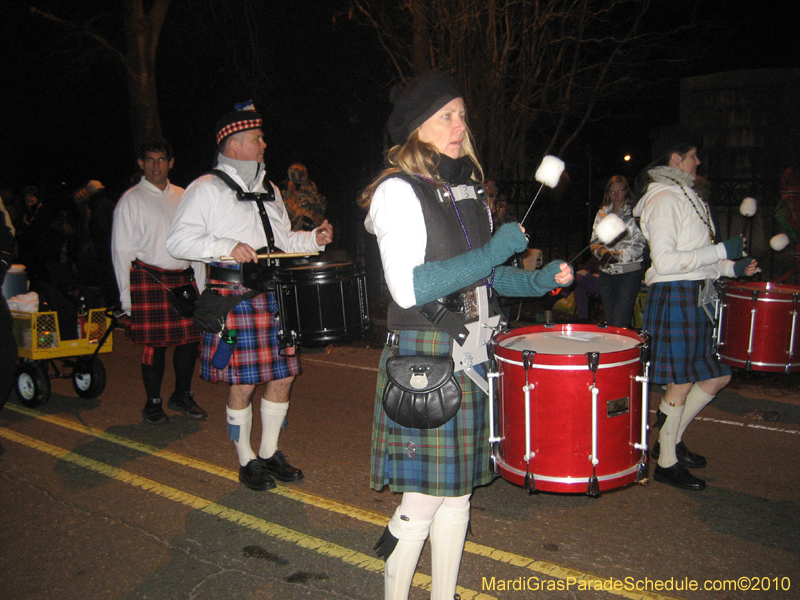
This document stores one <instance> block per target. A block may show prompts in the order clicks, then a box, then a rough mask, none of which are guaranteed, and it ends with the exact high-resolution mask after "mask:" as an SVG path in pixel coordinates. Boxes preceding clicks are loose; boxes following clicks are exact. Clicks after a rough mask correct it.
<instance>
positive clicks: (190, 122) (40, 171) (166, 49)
mask: <svg viewBox="0 0 800 600" xmlns="http://www.w3.org/2000/svg"><path fill="white" fill-rule="evenodd" d="M195 1H196V0H195ZM209 1H210V0H201V1H200V4H193V2H191V1H190V0H174V1H173V3H172V6H171V8H170V13H169V15H168V17H167V21H166V23H165V25H164V29H163V31H162V35H161V42H160V46H159V63H158V85H159V101H160V109H161V117H162V127H163V131H164V135H165V137H167V138H168V139H169V140H170V141H171V142H172V143H173V146H174V147H175V150H176V168H175V170H174V171H173V181H175V182H176V183H178V184H179V185H183V186H185V185H187V184H188V183H189V182H190V181H191V180H192V179H193V178H194V177H196V176H198V175H199V174H201V173H202V172H204V171H205V170H206V169H207V168H208V167H209V166H210V161H211V159H212V156H213V147H214V146H213V137H212V135H213V125H214V122H215V121H216V119H217V118H218V117H219V116H220V115H221V114H223V113H225V112H227V111H228V110H230V109H231V108H232V106H233V104H235V103H236V102H239V101H242V100H245V99H247V98H249V97H250V95H249V94H250V90H248V89H247V86H246V85H244V84H243V83H242V79H241V78H237V77H236V76H235V75H233V74H232V73H231V71H232V69H231V61H232V57H233V56H234V54H232V52H233V50H232V48H234V46H235V44H233V43H232V41H231V40H219V39H218V37H219V36H216V37H215V34H214V31H215V30H214V28H213V27H211V26H210V25H209V24H208V23H207V22H203V20H202V15H203V11H202V10H198V6H200V7H202V6H203V5H205V4H207V3H208V2H209ZM9 4H11V3H9ZM31 4H33V5H34V6H37V7H39V8H41V9H42V10H45V11H49V12H53V13H55V14H57V15H59V16H61V17H63V18H65V19H69V18H77V19H83V18H85V17H87V16H91V15H92V14H97V13H98V7H105V10H107V9H108V8H107V7H108V6H113V5H114V4H115V2H114V0H104V1H100V0H83V1H78V0H74V1H58V0H43V1H42V2H41V3H36V2H33V3H31ZM218 4H219V3H218ZM346 4H347V3H346V1H345V0H341V1H336V0H332V1H330V2H317V1H311V0H293V1H289V0H273V1H271V2H269V3H268V6H269V7H270V8H269V10H270V13H271V15H272V20H271V22H261V23H259V28H260V35H261V36H262V39H265V40H267V43H266V48H267V50H266V52H265V54H264V62H263V63H262V66H263V67H264V74H265V77H266V80H267V82H268V87H267V89H269V90H271V93H270V94H269V96H268V97H262V98H255V100H256V101H257V107H258V109H259V110H260V111H261V112H262V113H263V114H264V118H265V134H266V139H267V142H268V144H269V147H268V150H267V156H266V162H267V167H268V172H269V174H270V177H271V179H273V180H274V181H276V182H279V181H281V180H282V179H284V178H285V173H286V167H287V166H288V165H289V164H290V163H291V162H294V161H300V162H303V163H305V164H306V165H307V166H308V168H309V172H310V174H311V176H312V179H314V180H315V181H316V182H317V184H318V186H319V188H320V191H322V193H323V194H325V195H327V196H328V197H329V199H331V200H334V201H343V202H347V203H352V201H353V198H354V196H355V193H356V192H357V191H358V190H359V189H361V188H362V187H363V186H364V185H365V184H366V183H367V182H368V181H369V179H370V178H371V177H372V176H373V175H374V174H375V173H376V172H377V170H378V169H379V168H380V166H381V160H382V157H381V152H382V143H383V132H382V127H383V125H384V123H385V119H386V116H387V115H388V111H389V104H388V102H387V96H388V90H389V88H390V87H391V84H392V83H393V81H392V79H393V78H394V77H395V73H394V72H393V71H392V68H391V66H390V64H389V63H388V61H387V60H386V56H385V55H384V54H383V51H382V50H381V49H380V47H379V46H378V45H377V43H376V41H375V37H374V35H373V34H372V33H371V32H370V31H368V30H365V29H363V28H360V27H358V26H356V25H355V24H353V23H352V22H349V21H348V20H347V19H346V15H340V17H339V18H337V19H336V22H335V23H334V20H333V15H334V13H335V12H337V10H341V9H343V8H344V7H346ZM662 4H666V3H662ZM732 4H737V5H738V4H742V5H745V6H743V7H741V8H737V9H735V10H734V9H731V8H728V7H729V6H730V5H732ZM670 6H672V7H673V8H674V11H673V12H671V13H670V14H671V16H672V19H674V21H673V22H672V23H670V22H669V20H667V21H666V22H665V26H666V27H673V26H675V24H676V23H679V22H681V20H682V17H683V16H684V15H687V17H688V15H690V14H692V13H693V12H694V11H696V10H698V7H699V11H700V12H699V13H697V14H698V16H699V17H701V18H706V19H712V21H711V22H712V23H713V26H710V27H709V28H708V30H707V33H705V30H704V34H703V35H702V36H699V38H698V39H697V40H695V41H694V42H692V44H696V48H697V52H696V53H695V56H694V60H693V62H691V63H687V64H686V65H685V68H684V67H682V68H681V73H680V74H681V76H694V75H701V74H706V73H713V72H718V71H729V70H736V69H742V68H776V67H794V68H796V67H800V52H798V46H800V44H798V42H797V34H798V32H800V22H799V20H798V16H797V15H798V12H799V11H798V10H797V9H798V8H799V7H798V2H796V1H795V2H791V6H792V8H791V9H790V10H789V11H787V13H785V14H781V13H779V12H778V11H776V10H771V11H770V13H769V14H762V10H761V8H760V6H764V4H763V3H762V4H761V5H758V4H753V3H738V2H736V3H732V2H727V1H723V0H705V1H701V2H688V1H686V2H684V1H680V0H678V1H676V2H671V3H670ZM337 7H338V8H337ZM2 14H3V17H2V22H0V45H2V57H3V58H2V64H0V78H1V79H0V80H2V92H0V97H2V100H1V101H0V102H1V104H0V114H1V115H2V119H3V144H2V150H0V188H2V189H6V190H12V191H13V192H14V193H19V192H20V190H21V188H22V187H23V186H24V185H26V184H30V183H34V184H40V185H43V186H44V187H45V189H47V190H48V192H49V193H50V194H52V195H54V196H55V195H59V194H65V193H67V192H69V191H71V190H73V189H75V188H77V187H78V186H79V185H81V184H83V183H85V182H86V181H88V180H89V179H99V180H101V181H102V182H103V183H104V184H105V185H106V187H107V188H109V190H110V191H112V193H114V194H119V193H121V192H122V191H123V190H124V189H125V188H126V187H127V185H128V184H129V181H130V177H131V176H132V175H133V174H134V172H135V163H134V158H135V156H134V153H133V144H132V141H131V132H130V127H129V116H128V115H129V110H128V101H127V90H126V85H125V79H124V76H123V73H122V69H121V68H120V67H119V66H118V65H117V64H116V63H114V62H113V61H111V60H109V59H107V58H103V57H102V56H101V55H100V54H96V55H95V60H93V61H84V62H83V63H82V64H80V63H79V62H78V60H77V58H76V57H78V56H80V55H82V54H84V52H83V51H84V50H86V49H92V48H93V46H92V44H89V43H83V44H81V43H78V42H76V41H75V40H74V39H69V38H67V37H65V36H63V35H62V34H60V33H59V32H58V29H57V28H56V27H54V26H52V25H51V24H48V23H45V22H44V21H43V20H41V19H38V18H35V17H33V16H32V15H31V13H30V11H29V5H28V4H26V3H24V2H23V3H20V2H15V3H13V6H12V7H8V6H7V7H6V8H4V9H3V11H2ZM98 26H100V27H101V28H102V29H103V30H104V31H106V32H108V33H109V34H111V35H113V34H114V33H115V32H116V33H117V34H118V33H119V29H118V28H119V25H118V24H117V23H115V20H114V19H113V18H108V19H107V20H104V21H100V22H99V23H98ZM115 28H116V29H115ZM691 49H692V50H693V49H694V46H692V48H691ZM65 50H66V51H67V52H65ZM682 50H686V48H685V47H684V48H682ZM239 51H240V52H241V51H242V48H241V47H240V48H239ZM70 52H72V54H70ZM671 52H672V50H671V49H665V54H666V55H669V54H670V53H671ZM676 54H677V52H676ZM616 106H618V110H617V109H614V110H611V111H609V114H608V115H607V118H606V119H604V120H603V121H602V122H601V123H600V124H598V125H596V126H593V127H592V128H590V129H589V130H588V131H587V135H586V136H585V138H584V139H583V140H581V142H580V143H582V144H585V145H586V147H587V148H591V152H592V155H593V157H594V159H595V160H596V161H597V164H598V165H601V168H608V169H613V168H614V165H615V161H616V160H617V158H616V157H617V156H620V155H621V154H622V153H623V152H626V151H633V152H637V149H638V150H641V149H642V148H645V147H646V146H647V144H648V142H647V140H646V139H645V138H646V134H645V135H643V133H644V132H646V131H648V130H649V128H651V127H655V126H660V125H664V124H669V123H674V122H676V121H677V117H678V77H670V78H666V79H665V80H664V81H663V82H662V85H660V86H658V87H656V88H652V89H650V90H648V91H647V93H646V94H642V96H641V97H636V98H629V99H627V100H626V101H622V102H620V103H619V104H618V105H616ZM631 148H633V150H631ZM638 155H641V152H639V153H638V154H637V156H638ZM599 175H602V176H604V174H603V173H599Z"/></svg>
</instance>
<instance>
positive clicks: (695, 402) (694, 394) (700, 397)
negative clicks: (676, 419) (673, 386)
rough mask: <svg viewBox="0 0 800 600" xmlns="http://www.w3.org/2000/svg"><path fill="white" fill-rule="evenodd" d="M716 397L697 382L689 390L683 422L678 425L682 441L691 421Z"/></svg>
mask: <svg viewBox="0 0 800 600" xmlns="http://www.w3.org/2000/svg"><path fill="white" fill-rule="evenodd" d="M713 399H714V396H709V395H708V394H706V393H705V392H704V391H703V390H701V389H700V386H699V385H697V384H696V383H695V384H694V385H693V386H692V389H691V390H689V393H688V394H687V396H686V404H685V405H684V407H683V416H681V424H680V426H679V427H678V437H677V440H678V441H679V442H680V441H681V439H683V432H684V431H686V428H687V427H688V426H689V423H691V422H692V420H693V419H694V418H695V417H696V416H697V415H699V414H700V411H701V410H703V409H704V408H705V407H706V405H707V404H708V403H709V402H711V401H712V400H713Z"/></svg>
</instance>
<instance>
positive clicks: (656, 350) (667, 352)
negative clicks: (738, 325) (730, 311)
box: [642, 281, 731, 384]
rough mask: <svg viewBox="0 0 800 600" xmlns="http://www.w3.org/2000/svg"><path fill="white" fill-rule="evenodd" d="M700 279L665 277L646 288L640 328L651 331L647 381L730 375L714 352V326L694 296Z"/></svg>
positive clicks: (694, 380) (695, 380)
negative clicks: (664, 279)
mask: <svg viewBox="0 0 800 600" xmlns="http://www.w3.org/2000/svg"><path fill="white" fill-rule="evenodd" d="M702 284H703V282H702V281H666V282H662V283H654V284H651V285H650V287H649V289H648V290H647V300H646V301H645V306H644V314H643V315H642V329H643V330H644V331H646V332H647V333H648V334H649V335H650V381H652V382H653V383H658V384H665V383H677V384H681V383H695V382H698V381H705V380H707V379H714V378H716V377H722V376H724V375H730V374H731V369H730V367H728V366H727V365H723V364H722V363H720V362H719V359H718V358H717V356H716V354H715V352H714V340H713V334H714V327H713V325H712V324H711V320H710V319H709V318H708V316H707V315H706V313H705V311H704V310H703V308H702V307H700V306H697V297H698V294H699V292H700V286H701V285H702Z"/></svg>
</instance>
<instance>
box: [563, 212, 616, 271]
mask: <svg viewBox="0 0 800 600" xmlns="http://www.w3.org/2000/svg"><path fill="white" fill-rule="evenodd" d="M594 230H595V233H597V239H598V240H600V242H601V243H602V244H603V245H604V246H608V245H610V244H612V243H614V242H615V241H617V239H619V238H620V237H622V236H623V235H624V234H625V233H627V231H628V226H627V225H625V221H623V220H622V219H620V218H619V217H618V216H617V215H615V214H613V213H612V214H610V215H608V216H606V218H604V219H603V220H602V221H600V222H599V223H598V224H597V227H595V228H594ZM591 246H592V245H591V244H589V245H588V246H586V248H584V249H583V250H581V251H580V252H578V253H577V254H576V255H575V258H573V259H572V260H571V261H569V264H570V265H571V264H572V263H574V262H575V261H576V260H577V259H578V257H579V256H580V255H581V254H583V253H584V252H586V251H587V250H588V249H589V248H591Z"/></svg>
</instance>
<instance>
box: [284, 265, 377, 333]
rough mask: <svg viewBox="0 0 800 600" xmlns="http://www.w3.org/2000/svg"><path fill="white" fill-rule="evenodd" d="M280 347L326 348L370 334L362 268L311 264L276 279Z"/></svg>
mask: <svg viewBox="0 0 800 600" xmlns="http://www.w3.org/2000/svg"><path fill="white" fill-rule="evenodd" d="M276 292H277V296H278V309H279V314H280V341H281V346H283V347H287V346H310V347H313V346H326V345H327V344H330V343H331V342H339V341H344V340H351V339H353V338H356V337H359V336H361V335H363V334H364V333H365V332H366V331H367V330H369V310H368V306H367V282H366V277H365V271H364V267H356V266H355V265H353V264H352V263H311V264H307V265H297V266H293V267H287V268H281V269H279V270H278V273H277V276H276Z"/></svg>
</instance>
